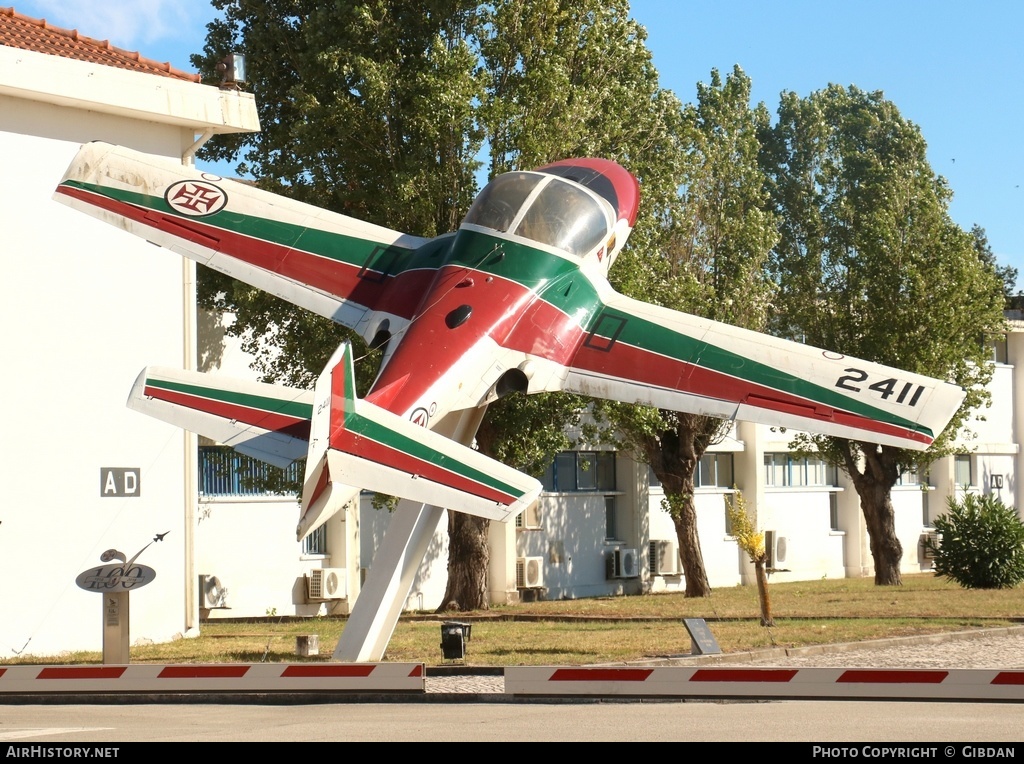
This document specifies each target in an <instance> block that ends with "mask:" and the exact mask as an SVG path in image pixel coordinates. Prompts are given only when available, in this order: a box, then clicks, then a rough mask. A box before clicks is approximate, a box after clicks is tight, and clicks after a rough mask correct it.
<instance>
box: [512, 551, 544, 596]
mask: <svg viewBox="0 0 1024 764" xmlns="http://www.w3.org/2000/svg"><path fill="white" fill-rule="evenodd" d="M543 586H544V558H543V557H519V558H517V559H516V588H518V589H540V588H541V587H543Z"/></svg>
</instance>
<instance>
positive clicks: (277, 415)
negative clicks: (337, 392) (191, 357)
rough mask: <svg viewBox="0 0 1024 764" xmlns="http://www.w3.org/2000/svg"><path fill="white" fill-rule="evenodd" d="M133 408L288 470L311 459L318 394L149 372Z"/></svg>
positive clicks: (135, 391) (138, 385)
mask: <svg viewBox="0 0 1024 764" xmlns="http://www.w3.org/2000/svg"><path fill="white" fill-rule="evenodd" d="M128 408H131V409H135V410H136V411H141V412H142V413H144V414H148V415H149V416H152V417H155V418H157V419H161V420H163V421H165V422H169V423H170V424H173V425H177V426H178V427H181V428H183V429H186V430H189V431H190V432H194V433H197V434H199V435H203V436H205V437H207V438H211V439H212V440H215V441H217V442H218V443H223V444H224V445H227V446H231V447H232V448H234V449H235V450H236V451H238V452H240V453H243V454H246V455H248V456H252V457H254V458H256V459H261V460H262V461H265V462H268V463H270V464H273V465H275V466H277V467H282V468H283V467H287V466H288V465H289V464H291V463H292V462H294V461H295V460H296V459H301V458H302V457H304V456H305V455H306V451H307V444H308V439H309V420H310V416H311V414H312V410H313V393H312V391H310V390H300V389H297V388H292V387H284V386H281V385H268V384H263V383H261V382H248V381H244V380H237V379H230V378H227V377H221V376H217V375H213V374H203V373H201V372H190V371H181V370H177V369H168V368H159V367H149V368H147V369H144V370H143V372H142V373H141V374H140V375H139V376H138V378H137V379H136V380H135V384H134V385H133V386H132V391H131V394H130V395H129V396H128Z"/></svg>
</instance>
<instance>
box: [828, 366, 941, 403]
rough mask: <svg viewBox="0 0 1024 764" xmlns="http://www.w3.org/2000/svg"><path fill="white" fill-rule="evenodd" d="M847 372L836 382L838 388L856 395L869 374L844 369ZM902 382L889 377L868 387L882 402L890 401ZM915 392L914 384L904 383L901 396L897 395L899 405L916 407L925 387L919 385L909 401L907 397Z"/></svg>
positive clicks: (860, 370) (859, 370)
mask: <svg viewBox="0 0 1024 764" xmlns="http://www.w3.org/2000/svg"><path fill="white" fill-rule="evenodd" d="M843 371H845V372H846V374H844V375H843V376H841V377H840V378H839V380H838V381H837V382H836V387H841V388H842V389H843V390H850V391H852V392H855V393H859V392H860V390H861V388H860V387H858V386H857V385H858V383H860V382H864V381H866V380H867V378H868V373H867V372H866V371H863V370H862V369H843ZM899 383H900V381H899V380H898V379H894V378H893V377H889V378H888V379H883V380H880V381H878V382H874V383H872V384H870V385H868V390H874V391H875V392H876V393H878V394H879V395H881V396H882V400H883V401H884V400H888V399H889V397H890V396H892V395H896V389H897V387H898V386H899ZM911 390H914V383H913V382H904V383H903V387H902V389H900V391H899V394H898V395H896V402H897V403H904V402H906V404H907V405H908V406H916V405H917V401H918V399H919V398H920V397H921V393H923V392H924V385H918V386H917V389H916V390H914V394H913V395H912V396H911V397H910V400H909V401H908V400H907V396H908V395H909V394H910V391H911Z"/></svg>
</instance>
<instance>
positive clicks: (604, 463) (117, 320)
mask: <svg viewBox="0 0 1024 764" xmlns="http://www.w3.org/2000/svg"><path fill="white" fill-rule="evenodd" d="M256 129H258V125H257V120H256V116H255V103H254V101H253V99H252V97H251V96H249V95H246V94H244V93H239V92H238V91H232V90H227V91H225V90H220V89H218V88H217V87H212V86H209V85H205V84H201V83H199V82H198V81H197V78H196V77H195V76H194V75H188V74H185V73H183V72H177V71H174V70H169V69H168V67H166V65H164V66H162V67H161V66H160V65H156V64H155V63H154V62H149V61H146V60H145V59H143V58H138V57H137V56H136V55H135V54H128V53H126V52H125V51H120V50H118V49H116V48H110V47H109V46H106V47H104V45H103V44H99V43H96V41H92V40H87V39H85V38H81V37H78V36H75V35H73V34H72V33H69V32H67V31H65V30H59V29H53V28H51V27H47V26H44V25H43V24H42V22H38V21H34V20H31V19H27V18H25V17H23V16H20V15H19V14H17V13H14V12H12V11H8V10H2V9H0V150H2V151H3V155H4V157H5V164H4V175H3V177H4V180H5V182H4V183H3V185H2V189H0V224H2V230H3V238H2V240H0V241H2V242H3V247H2V252H3V258H4V265H5V268H6V271H7V272H8V273H9V274H10V277H9V279H8V283H9V285H10V287H9V290H8V299H7V300H5V301H4V303H3V307H2V310H3V316H4V319H5V321H4V325H5V327H6V329H5V332H4V335H3V343H4V345H3V351H4V357H6V358H8V359H9V363H12V364H13V363H14V362H20V363H18V371H17V372H10V371H9V372H8V374H7V375H5V376H4V378H3V382H2V384H3V386H4V392H5V393H6V394H7V399H8V400H11V401H14V402H15V405H13V406H12V409H13V414H12V417H13V418H9V419H8V431H9V432H10V433H12V434H15V433H16V434H17V437H16V438H15V437H11V438H8V442H7V443H6V444H5V446H4V449H5V452H4V459H3V464H4V465H5V466H4V474H5V475H6V477H7V481H6V482H7V484H8V486H9V488H8V496H9V501H8V503H7V504H6V505H5V507H4V508H3V509H2V510H0V561H2V564H3V568H4V571H5V573H6V575H5V576H4V577H3V583H0V603H2V606H3V618H2V619H0V657H6V656H9V655H12V654H15V653H20V652H25V651H27V652H32V653H39V654H50V653H54V652H57V651H61V650H78V649H92V650H96V649H99V647H100V639H101V633H102V632H101V614H102V612H101V602H100V599H101V598H99V597H97V596H96V595H95V594H93V593H90V592H85V591H82V590H81V589H79V588H77V587H76V586H75V577H76V576H77V575H78V574H79V573H80V572H82V571H84V570H87V569H90V568H91V567H93V566H98V565H101V564H102V563H101V562H100V555H101V553H102V552H104V551H105V550H107V549H111V548H118V549H120V550H121V551H122V552H124V553H126V555H127V556H129V557H130V556H131V555H133V554H135V552H137V551H138V550H140V549H142V548H143V547H145V546H146V545H147V544H149V543H150V542H151V541H152V539H153V537H154V535H155V534H156V533H163V532H165V531H170V533H169V535H168V536H167V538H166V539H165V540H164V541H162V542H160V543H155V544H153V545H152V546H151V547H149V548H147V549H146V551H145V553H144V554H143V555H142V557H140V559H139V562H141V563H144V564H147V565H149V566H151V567H153V568H155V569H156V570H157V573H158V576H157V578H156V580H155V581H154V582H153V583H152V584H151V585H149V586H148V587H146V588H143V589H141V590H139V591H138V592H137V593H136V594H133V595H132V596H133V599H132V615H131V625H132V630H131V638H132V641H133V642H134V641H138V640H142V639H151V640H154V641H156V640H166V639H170V638H173V637H174V636H175V635H178V634H190V633H195V631H196V629H197V628H198V626H199V622H200V614H201V615H202V616H203V617H209V618H223V617H238V616H265V615H270V614H273V615H280V616H284V615H309V616H311V615H316V614H326V613H346V612H348V610H349V608H350V607H351V605H352V603H353V602H354V601H355V599H356V597H357V596H358V591H359V585H360V581H361V578H362V575H363V573H364V571H365V569H366V568H367V567H368V566H369V565H370V564H371V563H372V558H373V553H374V550H375V549H376V548H377V545H378V543H379V541H380V538H381V536H382V534H383V532H384V529H385V528H386V526H387V522H388V519H389V518H388V515H387V513H386V511H379V510H376V509H374V508H373V507H372V506H371V503H370V501H369V499H368V498H366V497H364V499H363V501H362V507H361V508H360V509H359V510H358V511H353V512H350V513H348V514H341V515H339V516H335V517H334V518H332V519H331V520H330V521H329V522H328V523H327V524H326V525H325V526H324V530H323V531H322V532H319V533H316V534H314V535H313V536H311V537H310V539H309V540H307V542H306V543H305V544H303V545H299V544H297V543H296V542H295V540H294V528H295V523H296V520H297V516H298V507H297V505H296V502H295V501H294V499H293V498H281V497H277V496H269V495H253V494H252V492H251V491H250V490H248V489H246V487H245V486H244V485H242V484H241V483H240V482H239V481H238V480H237V479H236V478H235V471H234V466H235V465H236V464H237V463H239V461H241V462H245V461H247V460H245V459H244V458H243V457H238V456H236V455H234V454H233V452H225V451H224V450H223V449H220V448H219V447H217V446H215V445H208V444H203V445H200V446H198V447H197V443H196V441H195V440H194V439H192V438H191V437H186V436H184V435H183V434H182V433H180V432H179V431H178V430H176V429H175V428H173V427H171V426H170V425H166V424H163V423H161V422H158V421H155V420H151V419H148V418H146V417H143V416H140V415H138V414H135V413H133V412H131V411H128V410H127V409H126V408H125V405H124V403H125V398H126V396H127V393H128V390H129V388H130V387H131V383H132V381H133V380H134V379H135V377H136V375H137V374H138V373H139V371H140V370H141V369H142V368H143V367H145V366H147V365H150V364H163V365H167V366H179V367H181V366H183V367H186V368H190V367H194V368H201V370H203V371H210V372H213V373H222V374H230V375H232V376H248V375H251V374H252V372H250V371H249V369H248V367H247V359H246V358H245V357H244V356H242V355H241V354H240V352H239V351H238V350H237V348H236V347H235V346H233V345H231V344H230V343H226V342H225V341H224V339H223V336H222V322H221V319H219V318H217V317H209V316H199V317H198V319H197V317H196V311H195V296H194V289H193V273H194V271H193V269H192V267H191V265H189V264H188V262H187V261H183V260H182V259H181V258H179V257H178V256H176V255H173V254H172V253H170V252H168V251H161V250H156V249H154V248H152V247H149V246H147V245H146V244H145V243H144V242H142V241H140V240H139V239H136V238H133V237H131V236H128V235H127V234H124V233H122V232H119V231H117V230H116V229H114V228H111V227H110V226H107V225H105V224H103V223H100V222H98V221H96V220H93V219H91V218H89V217H87V216H84V215H81V214H79V213H76V212H73V211H71V210H69V209H68V208H66V207H64V206H62V205H59V204H56V203H54V202H53V201H52V200H51V198H50V197H51V194H52V192H53V189H54V187H55V186H56V185H57V183H58V181H59V180H60V178H61V176H62V174H63V172H64V169H65V168H66V166H67V164H68V162H69V161H70V159H71V157H72V155H73V154H74V153H75V151H76V150H77V148H78V146H79V145H80V144H81V143H82V142H84V141H88V140H93V139H102V140H106V141H110V142H112V143H121V144H124V145H128V146H131V147H133V148H136V149H140V150H143V151H148V152H151V153H155V154H162V155H165V156H172V157H180V158H182V161H184V162H186V163H187V162H189V161H191V160H190V156H191V152H192V151H193V150H194V148H195V144H196V141H197V138H198V137H199V136H202V135H205V134H208V133H211V132H212V133H216V132H232V131H251V130H256ZM197 335H198V337H199V339H200V342H201V347H202V348H203V353H202V354H201V356H202V360H201V362H197V360H196V359H197V341H196V336H197ZM1022 358H1024V321H1022V322H1016V323H1014V324H1013V331H1012V332H1011V334H1010V335H1009V337H1008V342H1006V343H1001V344H1000V345H999V346H998V347H997V353H996V357H995V363H996V369H995V378H994V379H993V382H992V388H991V389H992V394H993V405H992V408H991V409H989V410H987V411H985V412H984V420H983V421H979V422H977V423H976V428H975V429H976V430H977V433H978V437H977V438H976V439H975V440H973V441H971V442H970V443H969V444H965V446H964V454H963V455H962V456H960V457H956V458H949V459H944V460H941V461H940V462H938V463H936V464H935V465H933V466H932V468H931V472H930V485H929V486H926V490H922V486H921V485H919V484H918V482H917V481H916V478H915V476H910V475H907V476H904V477H905V480H904V483H905V484H904V485H900V486H898V487H897V488H896V489H895V490H894V491H893V503H894V505H895V508H896V512H897V528H898V533H899V536H900V540H901V542H902V544H903V547H904V550H905V554H904V558H903V570H904V572H908V573H909V572H917V571H920V570H922V569H927V568H928V567H929V565H928V561H927V560H925V559H923V555H922V551H921V546H920V541H921V537H922V535H923V534H925V533H927V532H928V531H929V529H930V522H931V519H932V518H934V517H935V516H936V515H937V514H939V513H941V511H942V510H943V508H944V506H945V500H946V497H947V496H950V495H953V494H955V493H956V492H957V491H959V490H960V486H962V485H969V486H970V488H969V490H972V491H980V492H985V493H996V494H998V495H999V496H1000V497H1001V498H1003V500H1004V501H1006V502H1007V503H1008V504H1015V505H1016V506H1020V501H1021V499H1022V498H1024V497H1021V496H1019V495H1018V494H1019V492H1020V491H1021V490H1022V489H1021V487H1019V486H1018V483H1017V480H1016V470H1017V466H1018V462H1019V460H1020V455H1019V449H1018V445H1017V442H1018V440H1019V438H1020V436H1019V433H1021V432H1024V430H1022V428H1024V420H1021V417H1022V416H1024V414H1022V413H1021V412H1022V411H1024V406H1021V405H1017V400H1018V398H1019V396H1020V395H1021V394H1022V392H1024V380H1022V378H1021V377H1020V376H1019V375H1017V374H1016V372H1015V368H1016V367H1015V363H1016V362H1017V361H1019V360H1020V359H1022ZM790 436H791V433H789V434H784V433H779V432H775V431H773V430H772V429H771V428H768V427H762V426H756V425H751V424H745V423H740V424H739V425H738V426H737V427H736V428H735V429H734V431H733V432H732V433H731V435H730V437H729V438H727V439H726V440H725V441H724V442H723V443H721V444H719V445H717V446H714V447H713V448H712V450H711V451H710V452H709V453H708V454H706V455H705V458H704V459H703V460H702V462H701V467H700V472H699V475H698V488H697V491H696V502H697V509H698V517H699V536H700V539H701V545H702V551H703V556H704V560H705V563H706V568H707V572H708V575H709V579H710V582H711V585H712V586H713V587H722V586H733V585H737V584H746V583H752V580H753V579H752V576H753V573H752V569H751V567H750V565H749V564H748V562H747V561H746V560H745V558H744V556H743V555H742V554H741V553H740V552H739V550H738V549H737V545H736V543H735V541H734V540H733V539H732V538H731V537H730V536H729V535H728V532H727V523H726V511H725V499H726V497H727V496H729V495H730V494H731V492H732V491H733V487H734V486H736V487H738V488H739V489H740V490H741V491H743V494H744V497H745V499H746V503H747V506H748V508H749V509H751V510H752V511H754V512H756V514H757V518H758V524H759V527H760V528H762V529H765V530H769V531H771V532H772V535H771V541H772V548H773V551H774V554H775V555H776V559H775V563H776V567H778V568H784V569H786V570H787V571H788V572H783V573H777V574H776V576H775V578H774V579H773V580H781V581H784V580H801V579H818V578H822V577H823V576H827V577H831V578H842V577H857V576H866V575H872V574H873V565H872V560H871V555H870V552H869V549H868V539H867V532H866V529H865V525H864V521H863V518H862V515H861V511H860V508H859V502H858V499H857V496H856V493H855V491H854V490H853V489H852V487H851V486H850V485H849V483H848V482H847V480H846V479H845V477H844V476H842V475H841V474H839V473H837V471H835V470H830V469H827V468H826V467H825V466H824V465H823V464H821V463H819V462H816V461H815V460H809V461H808V460H797V459H795V458H794V457H792V455H791V454H790V453H789V449H788V443H789V439H790ZM197 451H198V456H197ZM224 462H226V463H227V464H228V468H227V469H226V470H225V469H220V470H218V469H217V466H218V464H222V463H224ZM111 468H114V469H113V471H110V470H111ZM111 476H112V477H111ZM108 478H109V479H110V480H112V481H113V483H110V482H109V481H108ZM126 481H127V484H126ZM133 481H134V482H133ZM545 485H546V488H547V490H546V492H545V493H544V494H543V496H542V500H541V502H540V504H539V505H538V506H537V507H535V508H533V509H531V510H530V511H528V512H527V513H525V514H524V516H523V517H522V518H521V520H520V522H518V523H517V524H516V525H515V526H513V525H503V524H500V523H492V524H491V528H492V530H491V568H490V571H489V580H490V582H491V599H492V602H494V603H504V602H514V601H516V600H518V599H519V598H547V599H561V598H576V597H588V596H599V595H611V594H638V593H641V592H645V591H673V590H681V589H682V588H684V580H683V577H682V575H681V573H680V570H679V561H678V557H677V556H676V548H675V532H674V528H673V525H672V521H671V519H670V518H669V517H668V515H667V514H666V513H665V512H664V511H663V510H662V509H661V507H660V499H661V494H660V488H659V487H658V486H657V485H653V486H652V485H651V482H650V477H649V473H648V469H647V467H646V466H644V465H638V464H636V463H635V462H633V461H632V460H630V459H629V458H627V457H626V456H624V455H622V454H616V453H613V452H609V451H597V452H580V453H575V452H568V453H565V454H561V455H559V457H558V458H557V459H556V460H555V463H554V464H553V465H552V468H551V470H550V471H549V474H548V475H547V476H546V478H545ZM446 566H447V539H446V534H445V528H444V527H441V528H439V529H438V532H437V534H436V536H435V539H434V542H433V544H432V545H431V548H430V551H429V553H428V556H427V559H426V561H425V562H424V565H423V567H422V568H421V571H420V574H419V576H418V577H417V581H416V583H415V584H414V586H413V590H412V593H411V595H410V597H409V600H408V602H407V603H406V606H407V608H412V609H419V610H424V609H425V610H431V609H434V608H436V607H437V606H438V605H439V604H440V601H441V597H442V595H443V593H444V588H445V577H446ZM311 585H312V586H313V590H312V591H311V588H310V587H311Z"/></svg>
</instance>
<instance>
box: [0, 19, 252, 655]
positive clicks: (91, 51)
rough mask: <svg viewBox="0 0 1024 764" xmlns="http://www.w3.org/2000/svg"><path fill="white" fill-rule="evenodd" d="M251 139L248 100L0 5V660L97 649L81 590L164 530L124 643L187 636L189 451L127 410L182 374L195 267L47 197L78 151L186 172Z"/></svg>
mask: <svg viewBox="0 0 1024 764" xmlns="http://www.w3.org/2000/svg"><path fill="white" fill-rule="evenodd" d="M257 129H259V126H258V121H257V118H256V110H255V102H254V100H253V98H252V96H251V95H246V94H244V93H238V92H234V91H222V90H220V89H219V88H217V87H213V86H210V85H204V84H201V83H199V78H198V75H195V74H189V73H186V72H181V71H177V70H174V69H171V68H170V67H169V66H168V65H166V64H160V63H158V62H156V61H149V60H147V59H145V58H142V57H140V56H138V54H134V53H130V52H128V51H123V50H120V49H117V48H114V47H112V46H110V45H109V44H108V43H105V42H99V41H96V40H91V39H88V38H85V37H82V36H79V35H77V34H76V33H72V32H69V31H67V30H62V29H58V28H54V27H51V26H49V25H46V24H45V23H44V22H40V21H37V20H34V19H29V18H27V17H25V16H22V15H20V14H18V13H16V12H14V11H13V10H12V9H4V8H0V155H2V156H3V158H4V161H3V170H2V178H3V182H2V183H0V232H2V233H0V253H2V258H3V268H4V272H5V273H6V274H7V276H6V278H5V283H6V284H7V287H6V289H5V299H4V300H3V301H2V304H0V316H2V319H0V320H2V323H3V327H4V329H3V335H2V340H0V342H2V353H3V357H4V358H6V359H7V371H6V373H5V374H4V375H3V378H2V381H0V385H2V389H3V395H4V398H5V399H6V400H7V401H8V402H9V403H10V406H9V408H8V414H7V417H6V419H5V426H4V431H5V433H6V435H7V437H6V438H5V442H4V444H3V447H2V448H3V458H2V460H0V463H2V465H3V467H2V471H3V476H4V483H5V485H6V495H7V499H6V501H5V502H4V505H3V508H2V509H0V566H2V568H3V576H2V577H0V603H2V605H0V606H2V616H0V656H10V655H13V654H16V653H20V652H30V653H39V654H47V653H53V652H57V651H61V650H82V649H91V650H96V649H99V648H100V646H101V640H102V625H103V610H102V608H103V599H104V598H103V597H102V596H98V595H97V594H95V593H92V592H87V591H84V590H82V589H79V588H78V587H77V586H76V585H75V578H76V576H78V574H79V573H81V572H83V571H85V570H88V569H91V568H94V567H98V566H101V565H103V562H101V560H100V555H101V554H102V553H103V552H104V551H105V550H108V549H112V548H116V549H119V550H120V551H122V552H123V553H124V554H125V555H126V556H127V557H128V558H131V557H132V556H133V555H134V554H135V553H136V552H138V551H139V550H140V549H142V548H143V547H144V546H146V544H148V543H150V542H152V541H153V539H154V536H155V534H157V533H164V532H166V531H170V533H169V534H168V535H167V537H166V538H165V540H164V541H163V542H161V543H156V544H153V546H152V547H150V548H148V549H147V550H146V551H145V553H144V554H143V555H142V556H141V557H140V558H139V560H138V562H139V563H142V564H145V565H147V566H149V567H151V568H153V569H154V570H155V571H156V573H157V576H156V579H155V580H154V581H153V582H152V583H151V584H149V585H148V586H146V587H145V588H142V589H139V590H138V591H137V592H136V593H133V594H132V595H131V637H132V640H133V641H137V640H139V639H152V640H167V639H170V638H172V637H173V636H174V635H176V634H182V633H186V632H188V631H189V630H195V628H196V627H197V625H198V608H197V606H196V603H195V602H193V601H192V600H191V597H192V589H191V588H190V587H189V586H187V585H186V582H187V580H190V579H191V566H192V561H191V558H190V557H191V552H190V546H189V543H188V542H189V539H190V536H191V533H190V527H191V522H190V520H189V518H190V517H191V516H192V515H193V514H194V512H195V508H194V497H195V480H194V465H195V456H194V452H195V446H194V445H193V444H192V443H191V441H192V438H191V437H187V438H186V436H184V435H183V434H182V433H179V432H176V431H174V430H173V428H168V427H165V426H162V425H161V424H160V423H159V422H156V421H152V420H149V419H147V418H146V417H143V416H139V415H137V414H135V413H133V412H131V411H129V410H128V409H126V408H125V400H126V398H127V395H128V391H129V390H130V388H131V383H132V380H133V379H134V378H135V376H136V375H137V374H138V373H139V371H140V370H141V369H142V368H143V367H144V366H145V365H146V364H147V363H168V364H171V365H174V366H181V365H185V366H189V365H192V364H193V359H194V358H195V336H194V335H195V329H194V321H193V316H194V303H195V298H194V289H193V284H194V269H193V268H192V266H191V265H190V264H186V263H185V262H183V261H182V260H181V258H179V257H176V256H160V257H154V256H153V255H154V254H156V253H157V251H156V250H155V249H154V248H153V247H151V246H149V245H147V244H146V243H145V242H144V241H141V240H139V239H137V238H135V237H132V236H129V235H127V234H124V233H123V232H120V231H118V230H116V229H114V228H112V227H111V226H108V225H105V224H103V223H101V222H99V221H97V220H93V219H90V218H88V217H86V216H84V215H81V214H79V213H76V212H74V211H72V210H71V209H69V208H67V207H65V206H64V205H61V204H58V203H56V202H55V201H53V200H52V198H51V197H52V194H53V191H54V189H55V188H56V186H57V184H58V183H59V182H60V180H61V177H62V176H63V174H64V171H65V169H66V168H67V166H68V163H69V162H70V161H71V158H72V157H73V156H74V154H75V152H76V151H77V150H78V148H79V146H80V145H81V144H82V143H84V142H87V141H91V140H97V139H99V140H105V141H110V142H112V143H121V144H125V145H128V146H132V147H134V148H136V149H139V150H142V151H147V152H150V153H153V154H160V155H163V156H168V157H177V158H180V159H181V161H183V162H186V163H187V162H191V158H190V152H191V151H192V150H193V149H194V148H195V144H196V140H197V137H198V136H200V135H203V134H206V133H209V134H213V133H218V132H238V131H253V130H257Z"/></svg>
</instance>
